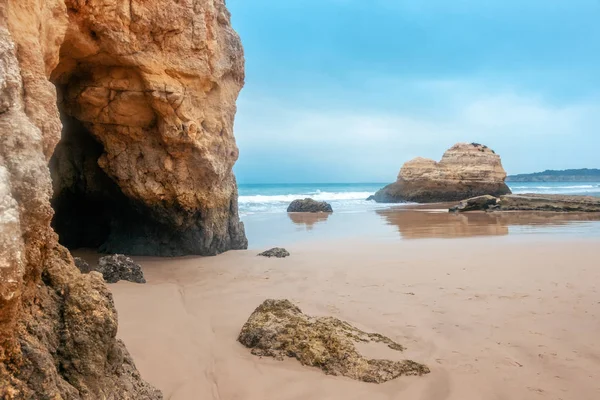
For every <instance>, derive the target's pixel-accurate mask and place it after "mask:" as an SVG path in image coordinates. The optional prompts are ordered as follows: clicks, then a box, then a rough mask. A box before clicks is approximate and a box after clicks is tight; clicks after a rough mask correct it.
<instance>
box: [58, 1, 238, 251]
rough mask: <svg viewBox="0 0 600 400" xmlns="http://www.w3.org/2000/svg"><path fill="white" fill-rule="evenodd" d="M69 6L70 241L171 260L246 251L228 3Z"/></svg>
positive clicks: (65, 148)
mask: <svg viewBox="0 0 600 400" xmlns="http://www.w3.org/2000/svg"><path fill="white" fill-rule="evenodd" d="M65 3H66V7H67V14H68V18H69V24H68V29H67V31H66V36H65V40H64V43H63V44H62V47H61V49H60V61H59V64H58V66H57V67H56V68H55V69H54V70H53V72H52V76H51V80H52V81H53V82H55V83H56V85H57V87H58V88H59V94H60V96H59V107H60V109H61V111H62V113H63V121H64V122H65V129H64V131H63V135H62V140H61V143H60V144H59V146H58V148H57V151H56V152H55V153H54V158H53V160H52V163H51V167H52V168H51V169H52V174H53V181H54V198H53V205H54V206H55V208H56V209H57V215H56V217H55V220H54V226H55V228H56V229H57V231H58V233H59V235H60V238H61V242H63V243H64V244H66V245H68V246H70V247H83V246H85V247H99V248H100V250H102V251H104V252H111V253H128V254H137V255H161V256H173V255H183V254H201V255H214V254H217V253H220V252H223V251H226V250H229V249H242V248H246V247H247V241H246V238H245V234H244V229H243V225H242V223H241V222H240V220H239V217H238V211H237V187H236V182H235V178H234V176H233V173H232V167H233V164H234V163H235V161H236V160H237V158H238V150H237V147H236V144H235V140H234V136H233V120H234V115H235V111H236V105H235V101H236V99H237V96H238V93H239V91H240V89H241V88H242V86H243V83H244V56H243V50H242V46H241V43H240V40H239V37H238V36H237V34H236V33H235V32H234V31H233V29H232V28H231V25H230V20H229V19H230V16H229V12H228V11H227V9H226V8H225V4H224V1H223V0H194V1H191V0H188V1H179V2H177V1H176V2H166V3H165V2H161V1H146V2H139V1H134V2H131V1H130V2H125V1H120V0H89V1H85V2H83V1H78V0H65ZM74 205H75V206H74ZM74 232H77V233H78V234H74Z"/></svg>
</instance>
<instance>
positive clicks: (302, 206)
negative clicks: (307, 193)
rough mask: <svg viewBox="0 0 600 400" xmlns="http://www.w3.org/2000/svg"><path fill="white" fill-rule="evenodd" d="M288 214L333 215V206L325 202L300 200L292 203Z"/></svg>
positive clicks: (307, 199)
mask: <svg viewBox="0 0 600 400" xmlns="http://www.w3.org/2000/svg"><path fill="white" fill-rule="evenodd" d="M287 212H311V213H318V212H325V213H331V212H333V208H332V207H331V204H329V203H327V202H325V201H316V200H313V199H309V198H306V199H304V200H300V199H298V200H294V201H292V203H291V204H290V205H289V207H288V209H287Z"/></svg>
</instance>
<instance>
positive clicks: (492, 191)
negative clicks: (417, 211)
mask: <svg viewBox="0 0 600 400" xmlns="http://www.w3.org/2000/svg"><path fill="white" fill-rule="evenodd" d="M505 179H506V172H505V171H504V168H503V167H502V162H501V160H500V156H498V155H497V154H496V153H495V152H494V151H493V150H491V149H490V148H489V147H487V146H484V145H481V144H478V143H458V144H456V145H454V146H453V147H452V148H450V149H449V150H448V151H446V153H444V156H443V157H442V160H441V161H440V162H436V161H434V160H430V159H425V158H421V157H418V158H416V159H414V160H411V161H409V162H407V163H406V164H404V166H402V169H401V170H400V173H399V175H398V180H397V181H396V182H395V183H392V184H390V185H388V186H386V187H385V188H383V189H381V190H379V191H378V192H377V193H375V195H373V196H372V197H370V198H369V199H370V200H375V201H377V202H379V203H402V202H415V203H437V202H447V201H459V200H463V199H467V198H471V197H477V196H482V195H491V196H496V197H497V196H500V195H504V194H509V193H511V192H510V189H509V188H508V186H507V185H506V184H505V183H504V180H505Z"/></svg>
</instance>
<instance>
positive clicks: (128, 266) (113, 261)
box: [95, 254, 146, 283]
mask: <svg viewBox="0 0 600 400" xmlns="http://www.w3.org/2000/svg"><path fill="white" fill-rule="evenodd" d="M95 271H98V272H100V273H101V274H102V276H103V277H104V280H105V281H106V282H107V283H117V282H119V281H129V282H135V283H146V279H144V274H143V273H142V268H141V267H140V266H139V264H136V263H135V262H134V261H133V260H132V259H131V258H129V257H127V256H124V255H123V254H113V255H111V256H105V257H102V258H100V261H99V265H98V267H97V268H96V269H95Z"/></svg>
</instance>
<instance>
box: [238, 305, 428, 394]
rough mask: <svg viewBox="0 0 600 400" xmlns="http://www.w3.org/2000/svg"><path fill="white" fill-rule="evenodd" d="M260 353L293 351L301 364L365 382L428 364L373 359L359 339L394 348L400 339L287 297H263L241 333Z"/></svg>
mask: <svg viewBox="0 0 600 400" xmlns="http://www.w3.org/2000/svg"><path fill="white" fill-rule="evenodd" d="M238 341H239V342H240V343H242V344H243V345H244V346H246V347H248V348H250V349H252V354H254V355H256V356H266V357H274V358H276V359H278V360H283V359H284V357H295V358H296V359H298V361H300V362H301V363H302V364H303V365H308V366H311V367H318V368H320V369H322V370H323V371H324V372H325V373H326V374H328V375H342V376H346V377H348V378H352V379H355V380H359V381H364V382H372V383H383V382H387V381H390V380H392V379H395V378H397V377H399V376H402V375H423V374H428V373H429V372H430V371H429V368H428V367H427V366H425V365H423V364H419V363H416V362H414V361H410V360H405V361H391V360H374V359H367V358H365V357H363V356H362V355H361V354H359V352H358V351H357V349H356V343H359V342H360V343H372V342H375V343H382V344H384V345H387V346H388V347H389V349H390V351H403V350H404V347H402V345H400V344H398V343H396V342H394V341H393V340H392V339H390V338H388V337H385V336H383V335H380V334H377V333H367V332H363V331H361V330H359V329H357V328H355V327H353V326H352V325H350V324H348V323H347V322H344V321H341V320H339V319H336V318H332V317H322V318H313V317H310V316H308V315H305V314H303V313H302V311H300V309H299V308H298V307H296V306H295V305H293V304H292V303H291V302H290V301H289V300H265V302H264V303H262V304H261V305H260V306H259V307H258V308H257V309H256V310H255V311H254V313H252V315H251V316H250V318H249V319H248V321H247V322H246V324H245V325H244V326H243V328H242V331H241V332H240V335H239V337H238Z"/></svg>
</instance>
